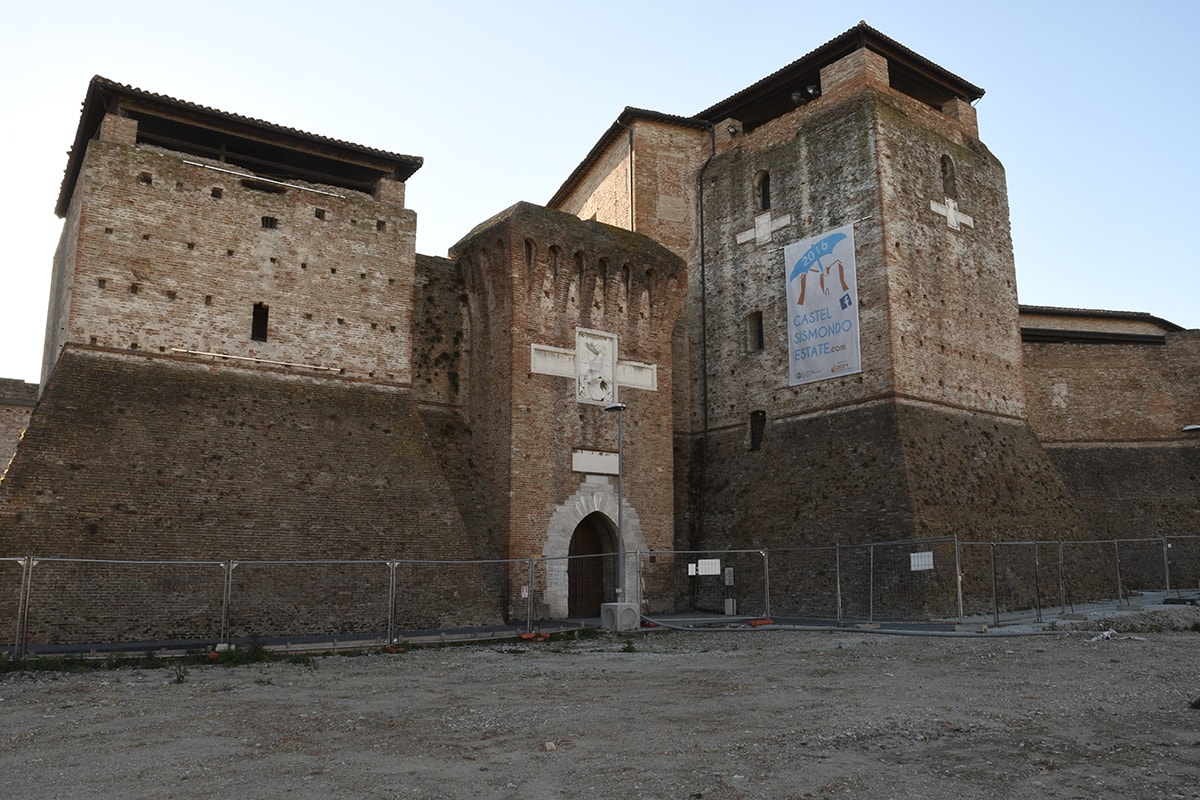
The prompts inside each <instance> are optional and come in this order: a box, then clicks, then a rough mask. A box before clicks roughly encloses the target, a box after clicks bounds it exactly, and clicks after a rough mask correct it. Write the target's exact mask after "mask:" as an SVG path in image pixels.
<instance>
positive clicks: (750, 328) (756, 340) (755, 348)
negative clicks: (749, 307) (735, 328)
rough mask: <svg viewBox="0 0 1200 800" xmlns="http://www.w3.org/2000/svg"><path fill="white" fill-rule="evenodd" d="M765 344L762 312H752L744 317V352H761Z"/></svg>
mask: <svg viewBox="0 0 1200 800" xmlns="http://www.w3.org/2000/svg"><path fill="white" fill-rule="evenodd" d="M765 344H766V342H765V340H764V339H763V319H762V312H761V311H752V312H751V313H749V314H747V315H746V352H747V353H758V352H761V351H762V349H763V347H764V346H765Z"/></svg>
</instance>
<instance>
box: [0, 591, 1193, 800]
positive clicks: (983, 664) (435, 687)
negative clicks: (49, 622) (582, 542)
mask: <svg viewBox="0 0 1200 800" xmlns="http://www.w3.org/2000/svg"><path fill="white" fill-rule="evenodd" d="M1110 625H1113V626H1116V627H1117V628H1118V632H1117V633H1115V634H1111V635H1110V636H1109V638H1100V639H1097V640H1095V641H1092V639H1093V637H1094V636H1095V633H1093V632H1084V631H1073V632H1062V633H1051V634H1045V633H1042V634H1040V635H1027V636H1005V637H990V636H989V637H975V638H962V637H959V638H951V637H914V636H895V635H881V634H876V633H866V632H862V631H847V632H841V633H813V632H798V631H781V630H769V629H759V630H747V631H721V632H701V633H698V632H674V631H664V630H661V629H660V630H656V631H650V632H639V633H636V634H633V635H616V634H606V635H602V636H599V637H596V638H579V639H575V640H569V641H552V642H546V643H542V644H526V643H521V644H514V643H510V642H506V643H492V644H476V645H471V646H463V647H444V648H438V649H420V650H409V651H408V652H405V653H402V654H371V655H362V656H357V657H348V656H329V657H320V658H316V659H315V660H314V661H313V664H312V665H303V664H293V663H280V662H275V663H269V664H253V665H247V666H241V667H234V668H229V667H222V666H208V665H205V666H192V667H190V668H189V669H188V671H187V674H186V675H185V676H181V675H179V674H178V672H177V670H176V669H175V668H174V667H167V668H163V669H155V670H142V671H138V670H129V669H117V670H101V671H96V672H88V673H50V674H48V673H25V672H20V673H9V674H7V675H5V676H4V677H3V679H2V680H0V745H2V746H0V776H2V784H0V786H2V787H3V788H0V795H2V796H4V797H8V798H68V797H70V798H78V797H87V798H110V797H111V798H116V797H120V798H126V799H130V800H132V799H134V798H190V799H194V798H209V797H231V796H237V797H252V798H275V797H304V798H308V797H313V798H316V797H321V798H521V799H522V800H542V799H548V798H596V797H612V798H689V799H692V798H695V799H697V800H698V799H700V798H704V799H707V800H718V799H723V798H810V797H811V798H824V797H829V798H837V797H864V798H890V797H897V798H899V797H919V798H931V799H933V800H937V799H938V798H953V799H954V800H962V799H963V798H973V797H995V798H1039V799H1040V798H1048V797H1056V798H1098V797H1105V798H1107V797H1112V798H1200V709H1198V708H1193V707H1192V701H1193V700H1195V699H1196V698H1198V697H1200V609H1197V608H1191V607H1170V608H1169V609H1166V608H1164V609H1162V610H1159V611H1156V612H1155V613H1153V614H1149V613H1144V614H1134V615H1125V616H1123V617H1122V618H1121V619H1120V620H1119V621H1112V620H1104V619H1093V620H1091V621H1089V622H1088V623H1086V625H1085V627H1088V628H1093V629H1104V628H1106V627H1108V626H1110ZM1043 630H1044V629H1043ZM180 677H183V678H184V680H183V681H182V682H177V679H178V678H180ZM1197 705H1200V703H1197Z"/></svg>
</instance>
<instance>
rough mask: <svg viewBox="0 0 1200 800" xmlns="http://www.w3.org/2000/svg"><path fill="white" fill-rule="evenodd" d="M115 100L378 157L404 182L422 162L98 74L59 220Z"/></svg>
mask: <svg viewBox="0 0 1200 800" xmlns="http://www.w3.org/2000/svg"><path fill="white" fill-rule="evenodd" d="M119 98H129V99H135V100H141V101H144V102H148V103H151V104H155V105H158V106H161V107H166V108H173V109H177V110H183V111H188V112H192V113H198V114H202V115H205V116H210V117H215V118H217V119H220V120H224V121H227V122H233V123H236V124H238V125H241V126H245V127H249V128H255V129H259V130H262V131H266V132H270V133H273V134H276V135H283V136H287V137H292V138H295V139H302V140H307V141H309V142H314V143H319V144H321V145H324V146H327V147H332V148H334V149H338V150H342V151H346V152H349V153H358V154H363V155H368V156H371V157H373V158H381V159H384V160H385V161H391V162H394V166H395V169H396V176H397V179H398V180H401V181H406V180H408V179H409V178H410V177H412V175H413V173H415V172H416V171H417V170H418V169H420V168H421V166H422V165H423V164H424V163H425V159H424V158H422V157H421V156H412V155H404V154H401V153H391V152H388V151H386V150H379V149H376V148H373V147H367V146H365V145H360V144H354V143H353V142H347V141H344V140H341V139H333V138H330V137H327V136H320V135H318V134H314V133H308V132H307V131H302V130H299V129H297V128H289V127H287V126H284V125H276V124H275V123H272V122H267V121H266V120H261V119H256V118H254V117H246V116H242V115H241V114H233V113H230V112H228V111H221V110H219V109H215V108H212V107H210V106H203V105H200V104H198V103H190V102H187V101H186V100H179V99H177V98H174V97H170V96H168V95H163V94H156V93H154V92H148V91H146V90H144V89H138V88H136V87H134V86H129V85H127V84H122V83H117V82H116V81H113V80H110V79H108V78H105V77H103V76H100V75H96V76H95V77H93V78H92V80H91V81H90V82H89V83H88V90H87V94H86V95H85V97H84V100H83V106H82V109H81V111H80V115H79V127H78V128H77V129H76V131H75V141H74V143H73V144H72V145H71V150H70V151H69V152H68V154H67V166H66V170H65V174H64V175H63V182H62V187H61V188H60V190H59V196H58V203H57V205H56V206H55V213H56V214H57V215H58V216H59V217H64V216H66V213H67V206H68V205H69V204H70V202H71V191H72V189H73V187H74V185H75V181H76V180H77V178H78V176H79V170H80V167H81V165H82V161H83V156H84V153H85V152H86V150H87V143H88V141H89V140H90V139H91V138H92V137H93V136H94V135H95V132H96V130H97V129H98V128H99V126H100V123H101V121H102V120H103V118H104V114H105V113H107V112H108V110H109V109H110V108H111V106H112V104H113V103H114V101H115V100H117V99H119Z"/></svg>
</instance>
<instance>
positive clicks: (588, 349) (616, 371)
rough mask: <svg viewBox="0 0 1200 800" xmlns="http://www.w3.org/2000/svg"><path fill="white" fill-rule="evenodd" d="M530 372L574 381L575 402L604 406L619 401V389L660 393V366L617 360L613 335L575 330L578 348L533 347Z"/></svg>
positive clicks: (538, 345)
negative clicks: (623, 387) (624, 387)
mask: <svg viewBox="0 0 1200 800" xmlns="http://www.w3.org/2000/svg"><path fill="white" fill-rule="evenodd" d="M529 371H530V372H533V373H535V374H538V375H557V376H559V377H562V378H573V379H574V381H575V400H576V402H579V403H585V404H588V405H597V406H605V405H608V404H610V403H615V402H617V388H618V387H619V386H626V387H629V388H631V389H648V390H649V391H652V392H653V391H657V390H658V365H657V364H643V363H641V362H638V361H620V360H618V358H617V337H616V335H615V334H612V333H605V332H604V331H596V330H591V329H589V328H576V329H575V349H574V350H566V349H564V348H561V347H549V346H547V345H541V344H534V345H530V353H529Z"/></svg>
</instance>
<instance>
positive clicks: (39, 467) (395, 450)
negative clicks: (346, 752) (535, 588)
mask: <svg viewBox="0 0 1200 800" xmlns="http://www.w3.org/2000/svg"><path fill="white" fill-rule="evenodd" d="M444 436H446V433H445V432H439V433H437V434H436V435H432V436H431V432H430V431H429V430H428V429H427V428H426V426H425V425H424V423H423V421H422V419H421V416H420V415H419V414H418V411H417V407H416V404H415V402H414V400H413V398H412V396H411V393H410V392H409V391H408V390H400V389H397V388H389V387H382V386H373V385H370V384H364V383H361V382H356V381H348V380H344V379H332V380H331V379H321V378H300V377H295V376H290V375H286V374H272V373H269V372H265V371H263V370H257V369H243V368H238V367H220V366H213V365H209V364H206V363H189V362H186V361H184V360H181V359H179V358H169V357H165V356H153V355H148V354H132V353H130V354H116V353H97V352H94V351H89V350H88V349H86V348H75V347H74V346H68V347H67V348H66V349H65V350H64V352H63V354H62V356H61V357H60V359H59V364H58V367H57V368H56V370H55V372H54V375H53V376H52V378H51V381H50V384H49V385H48V386H47V388H46V391H45V394H44V395H43V398H42V401H41V403H40V404H39V406H38V408H37V411H36V413H35V414H34V416H33V418H32V420H31V422H30V425H29V429H28V430H27V431H26V434H25V439H24V441H23V443H22V446H21V448H20V449H19V451H18V453H17V456H16V457H15V458H14V459H13V463H12V467H11V469H10V471H9V473H8V476H7V477H6V478H5V480H4V482H3V483H2V484H0V554H3V555H5V556H10V555H12V556H16V555H26V554H34V555H38V556H41V557H43V558H45V557H52V556H57V557H70V558H91V559H119V560H144V559H148V560H162V559H187V560H193V559H198V560H210V561H223V560H226V559H236V560H242V561H251V560H254V561H256V560H267V561H278V560H312V559H329V560H336V561H346V560H351V561H363V560H370V561H376V562H378V561H383V560H388V559H447V560H460V559H478V558H490V557H493V555H494V553H493V552H492V551H491V550H490V548H489V545H488V543H487V542H486V536H485V535H484V532H480V531H468V530H467V529H466V526H465V525H464V522H463V517H462V515H461V514H460V513H459V509H458V506H457V504H456V503H455V493H454V491H453V490H452V489H451V487H450V483H449V481H448V479H447V476H446V474H445V473H444V472H443V470H442V469H441V467H440V466H439V463H438V460H437V457H436V456H435V453H434V446H433V443H434V441H436V440H437V437H444ZM476 534H480V535H479V536H476ZM39 569H40V568H39ZM329 569H330V571H332V572H335V573H336V572H338V570H339V569H340V568H338V567H330V568H329ZM441 569H442V572H439V571H438V570H439V568H438V567H433V566H431V567H428V568H427V569H425V570H424V571H423V572H422V573H421V574H419V575H413V576H409V580H408V581H407V582H406V584H405V587H404V594H405V598H406V601H407V602H408V603H409V605H407V606H406V608H407V609H408V617H407V619H404V620H402V623H403V624H404V625H405V626H406V627H440V626H444V625H449V624H456V623H457V624H472V623H493V622H497V621H499V611H498V601H497V598H496V597H495V596H494V595H493V594H491V591H492V590H491V589H489V584H488V581H487V580H484V579H483V578H482V576H473V577H472V578H471V579H467V578H466V577H465V576H463V575H461V574H453V575H452V573H453V570H451V569H450V568H449V567H444V568H441ZM318 572H319V570H318ZM384 572H386V570H384ZM443 573H445V574H443ZM45 574H51V573H49V572H46V573H45ZM128 574H129V575H130V576H134V577H131V578H130V580H136V576H137V575H139V574H143V575H149V574H153V573H152V571H149V572H145V573H138V571H137V570H136V569H134V570H128ZM315 574H316V573H314V575H309V576H307V578H306V583H305V585H306V586H308V587H309V588H310V589H311V594H312V597H311V598H309V599H310V600H318V599H320V598H321V597H324V596H326V595H329V594H330V593H332V594H334V595H336V593H337V592H339V591H341V588H339V587H343V586H346V584H347V582H348V581H350V578H347V577H345V576H341V577H338V578H336V579H334V578H332V577H330V576H329V574H328V573H327V577H330V580H328V581H326V582H324V583H322V582H320V580H318V579H317V578H316V577H315ZM293 579H294V576H293V578H288V575H287V573H286V571H277V572H275V573H274V578H272V580H277V581H279V583H278V585H277V586H275V590H274V591H263V601H262V606H261V611H262V614H263V615H262V616H257V617H256V616H255V615H256V613H258V611H257V610H256V609H255V608H242V609H241V614H242V616H241V620H242V621H241V625H242V629H243V630H251V629H253V630H255V631H257V632H258V633H271V634H282V633H304V632H326V631H336V630H337V627H338V626H340V627H341V628H342V629H343V630H376V631H377V630H379V627H378V625H379V621H380V617H379V616H378V614H377V613H376V611H377V610H378V609H377V607H370V606H368V605H364V606H363V607H362V608H357V607H355V606H354V604H353V603H349V604H344V607H343V612H344V613H343V615H342V616H341V617H340V618H339V619H338V620H336V622H335V621H333V620H330V619H327V618H326V617H320V618H316V617H314V616H312V615H316V614H320V613H322V612H321V611H320V609H322V608H327V606H325V605H323V603H322V602H313V603H312V604H311V608H301V606H300V605H297V606H295V609H294V610H295V616H294V619H288V617H287V615H286V614H285V613H283V612H282V611H280V610H279V602H280V601H279V597H281V596H284V597H286V596H288V595H289V594H292V595H294V594H296V593H297V591H298V588H297V587H295V586H293V585H291V584H290V583H289V581H290V580H293ZM64 580H65V579H64ZM263 580H268V577H266V576H264V577H263ZM39 591H41V590H39ZM58 591H60V592H65V593H66V594H61V595H60V596H59V597H58V601H59V602H60V604H61V606H62V607H64V608H66V607H71V606H72V605H76V606H78V607H79V608H80V609H90V611H86V612H85V611H83V610H81V611H80V612H79V613H78V614H71V615H68V616H67V617H64V618H61V619H56V618H54V617H53V616H51V615H48V614H43V615H40V616H39V617H38V624H44V625H45V626H47V627H45V628H43V629H39V630H38V631H36V632H35V634H34V635H33V637H32V638H33V639H34V640H35V641H51V640H61V641H89V640H92V641H94V640H96V638H100V639H104V638H107V636H108V634H107V633H106V632H105V631H102V630H101V631H96V630H95V629H91V628H89V627H88V625H89V624H90V623H89V622H88V619H87V618H86V614H87V613H91V614H93V615H94V614H99V613H116V612H117V611H120V612H122V613H123V614H124V616H126V617H130V616H139V615H140V616H141V617H144V619H145V620H147V621H146V622H145V623H144V624H143V623H139V627H138V628H137V631H136V633H134V632H131V633H130V635H131V636H133V635H136V636H137V637H140V638H153V637H155V636H159V637H161V636H181V635H184V634H185V633H187V631H185V630H183V629H182V628H181V627H180V625H181V623H179V619H178V618H174V619H173V620H172V619H166V618H162V617H159V616H156V603H157V602H158V601H157V600H155V599H154V598H153V597H149V598H146V599H144V600H141V601H136V602H142V603H145V604H146V605H145V606H144V607H138V608H131V607H128V606H125V607H122V608H121V609H109V610H107V611H105V610H104V609H103V605H104V604H100V611H97V604H96V599H97V598H95V597H93V596H91V595H90V593H89V588H88V583H87V582H83V583H71V582H70V581H65V582H64V583H62V585H61V586H60V587H59V589H58ZM130 595H131V596H133V597H146V596H145V595H143V594H141V593H137V592H131V593H130ZM41 600H43V601H47V602H48V598H47V597H46V596H44V595H43V596H42V597H41ZM176 600H177V599H176V598H173V599H172V600H171V604H176ZM111 602H116V601H115V600H106V601H105V603H111ZM129 602H135V600H130V601H129ZM179 602H180V603H182V602H183V601H179ZM285 605H286V604H285ZM40 608H42V609H43V610H45V609H46V608H47V607H46V606H45V605H42V606H40ZM271 609H274V611H272V610H271ZM9 611H12V612H13V613H12V614H9V613H8V612H9ZM134 612H136V614H135V613H134ZM164 613H165V612H164ZM0 617H3V618H4V619H6V620H8V619H15V609H9V608H8V607H7V605H5V606H4V607H3V609H0ZM384 619H385V620H386V616H385V617H384ZM372 625H374V626H376V627H374V628H371V627H370V626H372ZM184 627H186V626H184ZM196 633H197V632H196V631H192V634H193V635H195V634H196ZM209 635H211V631H209Z"/></svg>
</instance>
